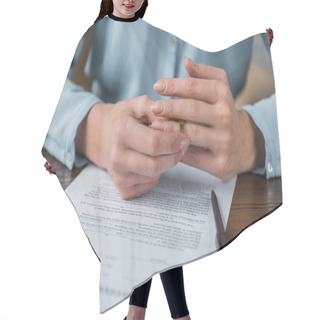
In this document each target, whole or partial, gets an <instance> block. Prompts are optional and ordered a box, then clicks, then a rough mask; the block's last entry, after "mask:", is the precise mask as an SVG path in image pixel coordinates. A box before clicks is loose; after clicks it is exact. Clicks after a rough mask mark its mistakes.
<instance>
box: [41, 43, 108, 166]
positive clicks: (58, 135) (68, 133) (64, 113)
mask: <svg viewBox="0 0 320 320" xmlns="http://www.w3.org/2000/svg"><path fill="white" fill-rule="evenodd" d="M83 40H84V37H83V38H82V39H81V40H80V42H79V44H78V47H77V49H76V52H75V55H74V58H73V60H72V63H71V67H70V70H69V73H68V76H67V79H66V82H65V84H64V87H63V90H62V93H61V96H60V99H59V102H58V105H57V108H56V111H55V113H54V116H53V118H52V121H51V124H50V127H49V130H48V133H47V136H46V138H45V142H44V149H46V150H47V151H48V152H49V153H50V154H51V155H52V156H54V157H55V158H56V159H57V160H59V161H60V162H61V163H63V164H64V165H65V166H66V167H67V168H69V169H70V170H71V169H72V168H73V167H74V166H76V167H79V166H82V165H84V164H86V163H87V162H88V160H87V159H86V158H84V157H82V156H80V155H79V154H76V151H75V137H76V133H77V129H78V126H79V124H80V123H81V121H82V120H83V119H84V118H85V117H86V115H87V113H88V112H89V110H90V109H91V108H92V106H93V105H94V104H96V103H98V102H102V100H101V99H100V98H99V97H97V96H96V95H94V94H93V93H91V92H89V91H86V90H85V89H84V88H83V87H82V86H80V85H77V84H75V83H74V82H72V81H71V80H70V75H71V73H72V69H73V67H74V65H75V63H76V62H77V60H78V57H79V55H80V52H81V48H82V45H83Z"/></svg>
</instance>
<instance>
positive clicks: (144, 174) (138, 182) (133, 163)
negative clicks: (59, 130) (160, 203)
mask: <svg viewBox="0 0 320 320" xmlns="http://www.w3.org/2000/svg"><path fill="white" fill-rule="evenodd" d="M153 103H154V101H153V100H152V99H150V98H149V97H148V96H140V97H137V98H133V99H129V100H124V101H121V102H118V103H117V104H105V103H97V104H96V105H94V106H93V107H92V109H91V111H90V112H89V113H88V115H87V117H86V118H85V119H84V120H83V121H82V123H81V125H80V126H79V128H78V132H77V137H76V149H77V152H79V153H81V154H83V155H84V156H86V157H87V158H88V159H89V160H91V161H92V162H93V163H95V164H96V165H98V166H99V167H101V168H103V169H106V170H107V171H108V173H109V174H110V176H111V178H112V179H113V181H114V183H115V185H116V187H117V189H118V190H119V192H120V194H121V197H122V198H123V199H129V198H134V197H137V196H139V195H141V194H143V193H145V192H148V191H149V190H151V189H152V188H154V187H155V186H157V184H158V180H159V177H160V175H161V173H162V172H164V171H166V170H168V169H169V168H171V167H173V166H175V165H176V164H177V163H178V162H179V161H180V160H181V159H182V155H183V153H184V152H185V151H186V150H187V148H188V145H189V140H188V139H187V138H186V136H185V135H184V134H182V133H180V132H177V133H176V132H166V133H163V132H160V131H156V130H152V129H151V128H149V126H148V125H149V124H150V123H151V122H152V121H155V120H156V116H155V115H154V114H153V113H152V112H151V109H150V107H151V105H152V104H153Z"/></svg>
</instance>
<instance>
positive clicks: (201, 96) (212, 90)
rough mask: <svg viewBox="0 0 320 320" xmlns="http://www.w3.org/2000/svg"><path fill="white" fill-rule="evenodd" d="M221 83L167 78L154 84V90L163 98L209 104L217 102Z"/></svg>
mask: <svg viewBox="0 0 320 320" xmlns="http://www.w3.org/2000/svg"><path fill="white" fill-rule="evenodd" d="M220 85H221V81H218V80H215V79H213V80H206V79H195V78H190V77H189V78H178V79H177V78H167V79H161V80H159V81H158V82H156V83H155V84H154V89H155V90H156V91H157V92H158V93H159V94H161V95H163V96H171V97H180V98H189V99H195V100H199V101H203V102H207V103H214V102H215V101H216V100H217V96H218V93H219V91H218V90H219V86H220Z"/></svg>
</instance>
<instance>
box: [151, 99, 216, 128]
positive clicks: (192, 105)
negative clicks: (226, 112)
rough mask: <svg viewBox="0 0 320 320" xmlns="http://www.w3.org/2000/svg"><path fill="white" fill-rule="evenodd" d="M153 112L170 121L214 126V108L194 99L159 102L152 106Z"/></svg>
mask: <svg viewBox="0 0 320 320" xmlns="http://www.w3.org/2000/svg"><path fill="white" fill-rule="evenodd" d="M151 110H152V112H153V113H154V114H155V115H156V116H158V117H163V118H169V119H183V120H186V121H193V122H197V123H201V124H206V125H212V122H213V120H214V118H213V107H212V106H211V105H209V104H207V103H205V102H202V101H197V100H193V99H165V100H158V101H156V102H155V103H154V104H153V105H152V106H151Z"/></svg>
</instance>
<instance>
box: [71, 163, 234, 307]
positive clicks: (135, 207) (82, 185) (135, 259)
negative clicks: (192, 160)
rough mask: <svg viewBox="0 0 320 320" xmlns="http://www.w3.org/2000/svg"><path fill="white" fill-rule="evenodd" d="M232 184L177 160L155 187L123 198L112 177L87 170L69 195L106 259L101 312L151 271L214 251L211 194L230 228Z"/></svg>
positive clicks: (167, 267) (93, 168)
mask: <svg viewBox="0 0 320 320" xmlns="http://www.w3.org/2000/svg"><path fill="white" fill-rule="evenodd" d="M235 183H236V177H235V178H233V179H232V180H230V181H228V182H222V181H221V180H220V179H217V178H215V177H213V176H211V175H209V174H207V173H205V172H202V171H200V170H197V169H195V168H191V167H189V166H187V165H184V164H181V163H179V164H178V165H177V166H175V167H174V168H172V169H170V170H168V171H167V172H165V173H164V174H162V176H161V178H160V179H159V184H158V186H157V187H156V188H155V189H153V190H151V191H149V192H148V193H146V194H144V195H142V196H141V197H139V198H136V199H132V200H122V199H121V197H120V195H119V193H118V191H117V189H116V188H115V186H114V184H113V181H112V179H111V178H110V176H109V175H108V173H107V172H106V171H104V170H101V169H99V168H98V167H96V166H94V165H88V166H87V167H86V168H85V169H84V170H83V171H82V172H81V173H80V174H79V176H78V177H77V178H76V179H75V180H74V181H73V182H72V183H71V185H70V186H69V187H68V188H67V189H66V193H67V195H68V197H69V198H70V200H71V202H72V203H73V205H74V207H75V208H76V211H77V213H78V215H79V219H80V222H81V225H82V228H83V230H84V232H85V233H86V235H87V237H88V239H89V241H90V243H91V245H92V247H93V249H94V251H95V252H96V254H97V256H98V257H99V259H100V261H101V272H100V311H101V312H105V311H107V310H109V309H111V308H112V307H114V306H116V305H117V304H119V303H120V302H121V301H123V300H124V299H126V298H128V297H129V296H130V294H131V293H132V291H133V289H134V288H136V287H139V286H140V285H141V284H143V283H145V282H146V281H148V280H149V279H150V278H151V277H152V276H153V275H154V274H156V273H159V272H163V271H166V270H168V269H171V268H173V267H176V266H179V265H183V264H185V263H188V262H191V261H193V260H197V259H199V258H201V257H204V256H206V255H208V254H211V253H213V252H215V251H217V250H218V249H219V247H218V242H217V241H216V233H217V232H216V226H215V221H214V216H213V211H212V205H211V190H212V189H213V190H214V191H215V193H216V195H217V198H218V201H219V206H220V211H221V216H222V221H223V224H224V226H225V227H226V224H227V220H228V216H229V211H230V206H231V201H232V196H233V192H234V188H235Z"/></svg>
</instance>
